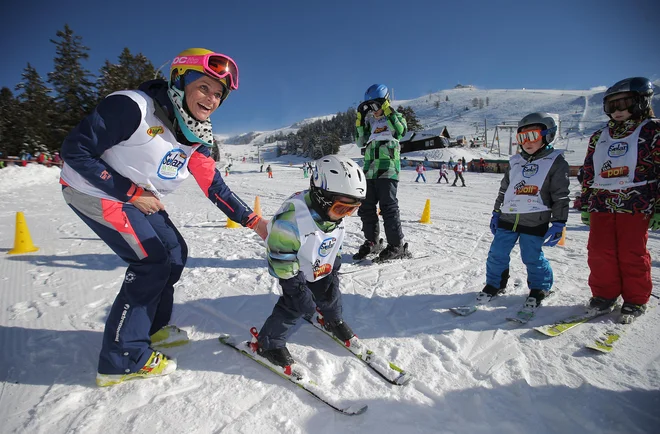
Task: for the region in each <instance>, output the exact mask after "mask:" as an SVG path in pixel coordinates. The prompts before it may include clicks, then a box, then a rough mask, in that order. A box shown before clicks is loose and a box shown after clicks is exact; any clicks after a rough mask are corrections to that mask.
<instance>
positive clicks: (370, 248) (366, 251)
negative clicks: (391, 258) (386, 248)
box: [353, 238, 383, 261]
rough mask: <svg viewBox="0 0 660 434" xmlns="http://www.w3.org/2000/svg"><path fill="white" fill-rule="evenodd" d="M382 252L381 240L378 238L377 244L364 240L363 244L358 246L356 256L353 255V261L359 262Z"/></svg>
mask: <svg viewBox="0 0 660 434" xmlns="http://www.w3.org/2000/svg"><path fill="white" fill-rule="evenodd" d="M381 250H383V239H382V238H380V239H379V240H378V242H377V243H375V242H373V241H369V240H366V241H365V242H364V244H362V245H361V246H360V249H359V250H358V252H357V253H356V254H354V255H353V260H354V261H361V260H363V259H364V258H366V257H367V256H369V255H371V254H376V253H380V251H381Z"/></svg>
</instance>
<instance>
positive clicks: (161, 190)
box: [62, 90, 200, 200]
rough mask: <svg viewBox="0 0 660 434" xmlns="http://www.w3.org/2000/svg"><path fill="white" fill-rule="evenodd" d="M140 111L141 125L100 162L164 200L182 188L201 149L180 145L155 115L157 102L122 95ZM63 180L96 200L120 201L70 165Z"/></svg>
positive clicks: (136, 95)
mask: <svg viewBox="0 0 660 434" xmlns="http://www.w3.org/2000/svg"><path fill="white" fill-rule="evenodd" d="M111 95H125V96H128V97H129V98H131V99H132V100H133V101H135V102H136V103H137V104H138V106H139V107H140V111H141V113H142V121H141V122H140V125H139V126H138V128H137V130H136V131H135V132H134V133H133V134H132V135H131V137H129V138H128V139H127V140H125V141H123V142H120V143H118V144H117V145H115V146H113V147H111V148H110V149H108V150H107V151H105V152H104V153H103V154H102V155H101V159H102V160H103V161H105V162H106V163H107V164H108V165H109V166H110V167H112V168H113V169H115V170H116V171H117V172H119V173H120V174H121V175H123V176H124V177H126V178H128V179H130V180H131V181H133V182H134V183H135V184H136V185H138V186H140V187H142V188H144V189H145V190H149V191H151V192H152V193H154V194H155V195H156V196H158V197H162V196H164V195H166V194H168V193H171V192H172V191H174V190H176V188H177V187H178V186H179V185H181V183H182V182H183V181H184V180H185V179H186V178H187V177H188V175H189V172H188V162H189V161H190V156H191V155H192V153H193V152H194V151H195V149H197V147H199V146H200V145H199V144H195V145H193V146H189V145H184V144H181V143H179V142H177V140H176V138H175V136H174V134H173V133H172V132H171V131H170V130H169V129H168V128H167V127H165V125H163V122H162V121H161V120H160V119H159V118H158V117H157V116H156V115H155V108H154V101H153V99H151V98H150V97H149V96H147V95H146V94H145V93H143V92H140V91H130V90H129V91H120V92H114V93H112V94H111ZM62 179H63V180H64V181H65V182H66V183H67V184H69V185H70V186H71V187H73V188H75V189H76V190H78V191H81V192H83V193H86V194H89V195H91V196H95V197H102V198H106V199H111V200H117V199H116V198H114V197H111V196H109V195H107V194H106V193H104V192H103V191H101V190H99V189H97V188H96V187H94V186H92V185H91V184H90V183H89V182H87V181H86V180H85V179H84V178H83V177H82V176H80V175H79V174H78V173H77V172H76V171H75V170H73V169H72V168H71V167H70V166H68V165H67V164H64V167H63V168H62Z"/></svg>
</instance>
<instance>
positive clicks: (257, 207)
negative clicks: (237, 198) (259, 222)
mask: <svg viewBox="0 0 660 434" xmlns="http://www.w3.org/2000/svg"><path fill="white" fill-rule="evenodd" d="M253 211H254V212H255V214H257V215H258V216H259V217H261V204H260V203H259V196H257V197H255V198H254V209H253Z"/></svg>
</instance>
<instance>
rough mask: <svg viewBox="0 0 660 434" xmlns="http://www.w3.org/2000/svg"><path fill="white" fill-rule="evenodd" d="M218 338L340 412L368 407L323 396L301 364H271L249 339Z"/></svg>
mask: <svg viewBox="0 0 660 434" xmlns="http://www.w3.org/2000/svg"><path fill="white" fill-rule="evenodd" d="M250 333H252V335H253V337H254V336H255V334H256V333H257V330H256V328H254V327H252V329H250ZM218 340H219V341H220V342H221V343H223V344H225V345H227V346H229V347H231V348H233V349H235V350H236V351H238V352H239V353H241V354H243V355H244V356H246V357H248V358H250V359H252V360H254V361H255V362H257V363H259V364H260V365H262V366H264V367H266V368H268V369H269V370H270V371H272V372H274V373H275V374H277V375H279V376H280V377H282V378H284V379H286V380H289V381H290V382H292V383H293V384H295V385H296V386H298V387H300V388H301V389H303V390H304V391H306V392H307V393H309V394H310V395H312V396H313V397H314V398H316V399H318V400H319V401H321V402H323V403H324V404H326V405H328V406H329V407H331V408H332V409H333V410H335V411H337V412H339V413H341V414H345V415H347V416H356V415H359V414H362V413H364V412H365V411H367V408H368V406H367V405H361V404H356V405H351V406H348V407H345V406H341V405H340V404H339V403H337V402H334V401H333V400H332V399H331V398H329V397H327V396H324V395H325V393H324V391H323V388H322V387H320V386H319V385H318V383H317V382H316V381H314V379H313V377H312V375H311V374H310V373H309V372H307V369H306V368H304V367H302V366H296V365H295V364H293V365H292V366H286V367H284V368H283V367H281V366H276V365H273V364H272V363H270V362H269V361H268V360H267V359H265V358H263V357H261V356H259V355H258V354H257V353H256V352H255V351H254V350H253V348H254V347H253V345H254V343H253V342H251V341H242V342H237V341H236V340H235V339H234V337H232V336H230V335H228V334H222V335H220V337H219V338H218ZM253 340H254V339H253Z"/></svg>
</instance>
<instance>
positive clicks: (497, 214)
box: [490, 211, 501, 235]
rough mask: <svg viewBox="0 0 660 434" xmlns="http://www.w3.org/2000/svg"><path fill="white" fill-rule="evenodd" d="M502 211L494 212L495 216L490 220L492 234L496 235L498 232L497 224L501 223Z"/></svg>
mask: <svg viewBox="0 0 660 434" xmlns="http://www.w3.org/2000/svg"><path fill="white" fill-rule="evenodd" d="M500 214H501V213H500V211H493V216H492V217H491V218H490V233H492V234H493V235H495V232H497V224H498V222H499V221H500Z"/></svg>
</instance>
